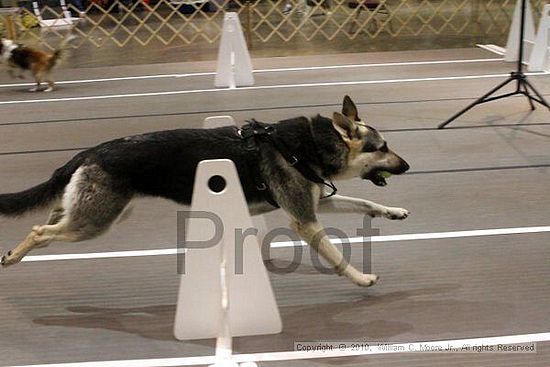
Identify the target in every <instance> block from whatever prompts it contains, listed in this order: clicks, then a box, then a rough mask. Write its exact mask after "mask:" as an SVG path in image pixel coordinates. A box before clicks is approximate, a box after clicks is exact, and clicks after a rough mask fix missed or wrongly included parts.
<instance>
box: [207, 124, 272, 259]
mask: <svg viewBox="0 0 550 367" xmlns="http://www.w3.org/2000/svg"><path fill="white" fill-rule="evenodd" d="M236 125H237V124H236V123H235V120H234V119H233V117H231V116H212V117H207V118H206V119H205V120H204V123H203V125H202V126H203V128H205V129H213V128H216V127H222V126H236ZM252 222H253V224H254V228H256V229H257V230H258V235H257V236H256V237H257V238H258V243H259V244H260V251H261V250H262V249H263V246H264V245H265V246H269V244H264V238H265V236H266V235H267V222H266V220H265V217H264V216H263V215H254V216H253V217H252ZM270 254H271V252H269V251H262V259H263V260H271V259H272V257H271V255H270Z"/></svg>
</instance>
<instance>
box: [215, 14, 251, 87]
mask: <svg viewBox="0 0 550 367" xmlns="http://www.w3.org/2000/svg"><path fill="white" fill-rule="evenodd" d="M214 85H215V86H216V87H218V88H222V87H226V88H236V87H240V86H250V85H254V76H253V75H252V61H251V60H250V54H249V52H248V47H247V46H246V41H245V39H244V34H243V30H242V27H241V22H240V21H239V16H238V14H237V13H234V12H228V13H225V16H224V18H223V30H222V37H221V41H220V48H219V50H218V67H217V70H216V80H215V82H214Z"/></svg>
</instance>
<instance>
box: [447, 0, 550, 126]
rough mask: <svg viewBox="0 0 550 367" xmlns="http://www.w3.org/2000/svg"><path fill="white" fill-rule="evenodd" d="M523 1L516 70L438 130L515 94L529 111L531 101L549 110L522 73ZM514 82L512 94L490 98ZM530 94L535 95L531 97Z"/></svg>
mask: <svg viewBox="0 0 550 367" xmlns="http://www.w3.org/2000/svg"><path fill="white" fill-rule="evenodd" d="M525 1H526V0H522V1H521V22H520V31H519V59H518V64H517V70H516V71H513V72H512V73H511V74H510V77H509V78H508V79H507V80H506V81H504V82H502V83H500V84H499V85H497V86H496V87H495V88H493V89H491V90H490V91H489V92H488V93H487V94H485V95H484V96H482V97H480V98H479V99H478V100H476V101H475V102H473V103H472V104H470V105H469V106H468V107H466V108H464V109H463V110H462V111H460V112H458V113H457V114H455V115H454V116H453V117H451V118H450V119H448V120H447V121H445V122H444V123H442V124H440V125H439V126H438V129H443V128H444V127H445V126H447V125H448V124H450V123H451V122H453V121H454V120H456V119H457V118H458V117H460V116H462V115H463V114H464V113H466V112H467V111H469V110H470V109H472V108H473V107H475V106H477V105H478V104H482V103H486V102H491V101H495V100H497V99H501V98H506V97H511V96H515V95H516V94H523V95H524V96H525V97H527V100H528V101H529V105H530V106H531V110H534V109H535V105H534V104H533V101H535V102H537V103H540V104H541V105H543V106H545V107H547V108H549V109H550V106H549V105H548V102H546V100H545V99H544V97H543V96H542V95H541V94H540V93H539V92H538V91H537V90H536V89H535V87H533V85H532V84H531V83H529V80H527V76H526V75H525V74H524V73H523V37H524V33H525V8H526V5H525ZM514 81H516V82H517V84H516V90H515V91H514V92H510V93H505V94H501V95H498V96H493V97H491V96H492V95H493V94H494V93H495V92H497V91H498V90H499V89H502V88H504V87H505V86H506V85H508V84H510V83H512V82H514ZM530 91H531V92H532V93H534V94H535V95H536V97H535V96H533V95H532V94H531V93H530Z"/></svg>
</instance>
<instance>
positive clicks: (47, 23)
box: [32, 0, 80, 28]
mask: <svg viewBox="0 0 550 367" xmlns="http://www.w3.org/2000/svg"><path fill="white" fill-rule="evenodd" d="M59 5H60V6H61V12H62V14H63V17H62V18H54V19H44V18H43V17H42V13H41V12H40V9H39V7H38V1H33V2H32V9H33V12H34V15H35V16H36V19H38V23H39V24H40V27H43V28H51V27H56V28H70V27H72V26H73V25H74V23H76V22H78V21H79V20H80V18H78V17H73V16H72V15H71V12H70V11H69V9H68V8H67V4H66V3H65V0H59Z"/></svg>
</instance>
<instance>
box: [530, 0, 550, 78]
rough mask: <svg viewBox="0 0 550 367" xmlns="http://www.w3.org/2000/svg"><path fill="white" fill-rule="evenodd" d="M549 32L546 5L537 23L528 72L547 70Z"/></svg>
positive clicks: (548, 9) (549, 13)
mask: <svg viewBox="0 0 550 367" xmlns="http://www.w3.org/2000/svg"><path fill="white" fill-rule="evenodd" d="M548 32H550V4H546V5H545V6H544V9H543V11H542V16H541V18H540V22H539V29H538V31H537V37H536V38H535V46H534V47H533V51H532V52H531V57H530V58H529V67H528V70H529V71H544V70H547V69H548V46H549V44H548V41H549V40H550V37H549V36H548Z"/></svg>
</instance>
